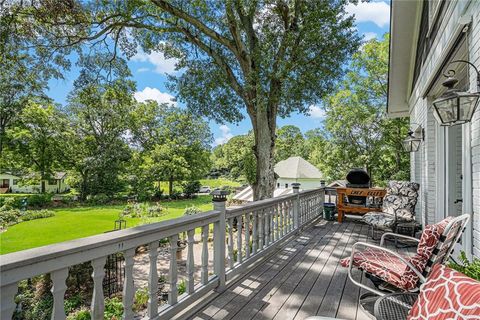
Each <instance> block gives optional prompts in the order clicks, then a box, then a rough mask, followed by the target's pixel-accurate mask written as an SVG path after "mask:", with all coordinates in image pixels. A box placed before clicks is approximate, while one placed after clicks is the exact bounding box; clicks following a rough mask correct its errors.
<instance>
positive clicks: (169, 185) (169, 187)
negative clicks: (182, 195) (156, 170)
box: [168, 177, 173, 198]
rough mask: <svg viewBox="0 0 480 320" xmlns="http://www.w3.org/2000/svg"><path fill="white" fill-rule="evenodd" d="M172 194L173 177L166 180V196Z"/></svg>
mask: <svg viewBox="0 0 480 320" xmlns="http://www.w3.org/2000/svg"><path fill="white" fill-rule="evenodd" d="M172 194H173V177H170V179H169V180H168V196H169V197H170V198H171V197H172Z"/></svg>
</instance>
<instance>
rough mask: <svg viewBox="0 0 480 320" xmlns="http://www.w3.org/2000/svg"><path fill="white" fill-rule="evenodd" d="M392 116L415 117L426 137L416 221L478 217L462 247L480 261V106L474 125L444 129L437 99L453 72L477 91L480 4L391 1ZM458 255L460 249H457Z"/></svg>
mask: <svg viewBox="0 0 480 320" xmlns="http://www.w3.org/2000/svg"><path fill="white" fill-rule="evenodd" d="M391 6H392V7H391V10H392V11H391V19H392V20H391V38H390V61H389V90H388V109H387V111H388V113H389V115H391V116H409V117H410V123H411V127H412V129H415V128H419V130H417V134H418V136H419V137H421V136H422V134H421V132H422V130H423V131H424V135H423V138H424V139H423V141H421V143H420V147H419V150H418V151H417V152H412V153H411V157H410V160H411V180H412V181H416V182H418V183H420V198H419V202H418V204H417V220H418V221H420V222H421V223H422V224H423V225H425V224H432V223H435V222H438V221H440V220H441V219H443V218H445V217H446V216H449V215H453V216H458V215H460V214H464V213H465V214H469V215H471V220H470V223H469V225H468V226H467V228H466V231H465V233H464V236H463V239H462V242H461V244H459V245H458V249H463V250H465V252H466V253H467V255H468V256H471V255H474V256H477V257H480V108H478V107H477V110H476V112H475V113H474V115H473V118H472V120H471V122H469V123H466V124H463V125H455V126H451V127H445V126H440V125H439V123H438V122H437V120H436V119H435V117H434V112H433V101H435V99H437V98H439V97H440V96H441V95H442V94H443V93H444V92H445V91H446V88H445V87H443V86H442V82H443V81H444V80H445V79H446V78H445V77H444V76H443V74H444V73H445V72H446V71H448V70H450V69H453V70H454V71H455V77H456V78H457V79H458V80H459V82H458V84H457V86H456V88H458V89H460V90H461V91H467V92H471V93H474V92H477V91H478V89H477V83H476V81H477V75H476V73H475V70H474V68H473V67H471V66H468V64H466V63H453V64H449V63H450V62H452V61H455V60H467V61H468V62H470V63H472V64H473V65H474V66H475V67H476V68H478V69H480V1H478V0H463V1H439V0H429V1H420V0H417V1H398V0H394V1H392V3H391ZM456 252H458V250H456Z"/></svg>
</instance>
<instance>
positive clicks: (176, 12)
mask: <svg viewBox="0 0 480 320" xmlns="http://www.w3.org/2000/svg"><path fill="white" fill-rule="evenodd" d="M151 1H152V2H153V3H154V4H155V5H156V6H158V7H159V8H161V9H163V10H165V11H166V12H168V13H170V14H171V15H173V16H175V17H178V18H180V19H182V20H184V21H186V22H188V23H189V24H191V25H193V26H194V27H196V28H197V29H198V30H199V31H200V32H202V33H203V34H204V35H206V36H207V37H209V38H211V39H213V40H215V41H216V42H218V43H219V44H221V45H224V46H225V47H227V48H228V49H230V51H232V53H236V51H237V48H236V47H235V44H234V43H233V42H232V41H231V40H230V39H228V38H226V37H224V36H222V35H221V34H219V33H218V32H216V31H215V30H213V29H211V28H209V27H208V26H207V25H205V24H204V23H203V22H201V21H200V20H198V19H197V18H195V17H194V16H192V15H190V14H188V13H187V12H185V11H183V10H181V9H179V8H176V7H175V6H173V5H171V4H170V3H169V2H167V1H165V0H151ZM237 53H238V52H237Z"/></svg>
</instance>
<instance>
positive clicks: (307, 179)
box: [274, 157, 324, 190]
mask: <svg viewBox="0 0 480 320" xmlns="http://www.w3.org/2000/svg"><path fill="white" fill-rule="evenodd" d="M274 170H275V174H276V175H277V176H278V178H277V189H290V188H291V187H292V183H300V187H301V188H302V189H303V190H309V189H315V188H320V187H321V183H322V181H324V177H323V174H322V173H321V172H320V170H318V169H317V167H315V166H314V165H313V164H311V163H310V162H308V161H307V160H305V159H303V158H302V157H290V158H288V159H286V160H283V161H280V162H278V163H277V164H276V165H275V168H274Z"/></svg>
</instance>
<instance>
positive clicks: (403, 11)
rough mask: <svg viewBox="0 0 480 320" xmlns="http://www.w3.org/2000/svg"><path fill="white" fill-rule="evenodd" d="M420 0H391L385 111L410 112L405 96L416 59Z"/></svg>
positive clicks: (409, 87) (393, 114) (407, 95)
mask: <svg viewBox="0 0 480 320" xmlns="http://www.w3.org/2000/svg"><path fill="white" fill-rule="evenodd" d="M420 9H421V1H392V3H391V12H390V14H391V20H390V58H389V71H388V101H387V113H388V114H389V115H390V116H392V117H403V116H408V115H409V106H408V98H409V96H410V91H411V79H412V74H413V68H414V63H415V52H416V40H417V39H416V38H417V29H418V27H417V26H418V23H419V21H418V20H419V17H418V13H419V12H420Z"/></svg>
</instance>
